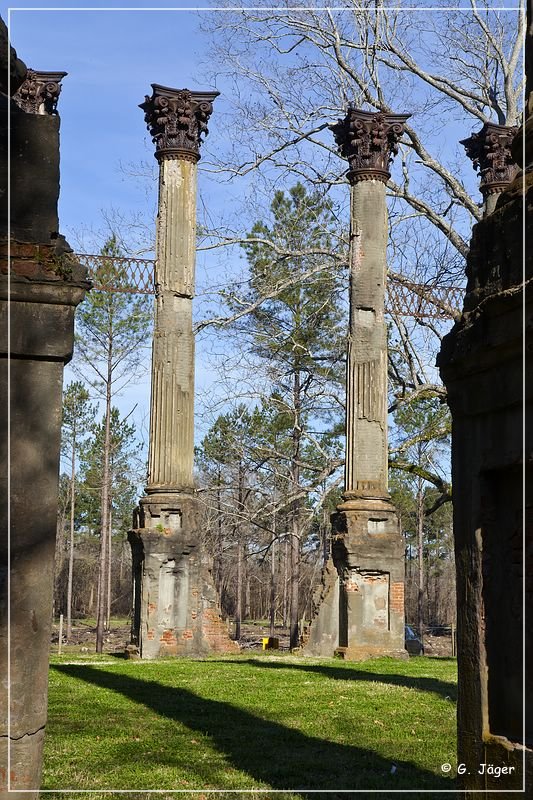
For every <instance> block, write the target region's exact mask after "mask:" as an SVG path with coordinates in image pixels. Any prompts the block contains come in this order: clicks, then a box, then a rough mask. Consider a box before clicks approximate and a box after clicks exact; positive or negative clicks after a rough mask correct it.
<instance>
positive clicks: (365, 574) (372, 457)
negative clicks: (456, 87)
mask: <svg viewBox="0 0 533 800" xmlns="http://www.w3.org/2000/svg"><path fill="white" fill-rule="evenodd" d="M406 119H407V116H406V115H396V114H382V113H370V112H366V111H359V110H356V109H354V108H350V109H349V110H348V112H347V114H346V117H345V118H344V119H343V120H339V122H338V123H337V124H336V125H333V126H332V130H333V133H334V135H335V139H336V142H337V144H338V146H339V149H340V153H341V155H342V156H344V158H347V159H348V162H349V166H350V169H349V172H348V180H349V182H350V192H351V232H350V254H349V259H350V327H349V334H348V357H347V369H346V468H345V491H344V495H343V500H344V502H343V503H342V504H341V505H339V506H338V508H337V514H336V515H334V517H333V527H334V547H333V558H334V562H335V566H336V567H337V571H338V573H339V576H340V608H339V619H340V623H339V626H340V627H339V648H340V650H341V653H342V654H343V655H344V657H345V658H349V659H360V658H367V657H369V656H373V655H397V656H401V657H405V655H406V653H405V650H404V602H403V597H404V564H403V542H402V538H401V533H400V527H399V521H398V517H397V514H396V510H395V508H394V506H393V505H392V503H391V502H390V498H389V493H388V488H387V465H388V452H387V333H386V326H385V310H384V298H385V284H386V273H387V261H386V259H387V239H388V225H387V204H386V197H385V184H386V182H387V180H388V179H389V177H390V174H389V164H390V162H391V161H392V158H393V155H394V154H395V153H396V152H397V142H398V139H399V137H400V136H401V134H402V132H403V123H404V122H405V120H406Z"/></svg>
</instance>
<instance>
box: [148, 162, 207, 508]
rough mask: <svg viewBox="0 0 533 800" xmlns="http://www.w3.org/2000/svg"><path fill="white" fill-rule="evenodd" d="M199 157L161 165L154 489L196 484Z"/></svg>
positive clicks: (150, 474) (154, 367)
mask: <svg viewBox="0 0 533 800" xmlns="http://www.w3.org/2000/svg"><path fill="white" fill-rule="evenodd" d="M196 171H197V166H196V163H195V162H193V161H191V160H185V159H184V158H171V157H165V158H162V159H161V160H160V165H159V204H158V216H157V233H156V275H155V283H156V302H155V324H154V340H153V350H152V396H151V403H150V448H149V457H148V485H147V487H146V488H147V492H148V493H149V494H151V493H154V492H158V491H163V492H169V491H173V490H179V489H183V488H188V487H191V486H192V485H193V477H192V470H193V452H194V336H193V331H192V298H193V294H194V267H195V250H196Z"/></svg>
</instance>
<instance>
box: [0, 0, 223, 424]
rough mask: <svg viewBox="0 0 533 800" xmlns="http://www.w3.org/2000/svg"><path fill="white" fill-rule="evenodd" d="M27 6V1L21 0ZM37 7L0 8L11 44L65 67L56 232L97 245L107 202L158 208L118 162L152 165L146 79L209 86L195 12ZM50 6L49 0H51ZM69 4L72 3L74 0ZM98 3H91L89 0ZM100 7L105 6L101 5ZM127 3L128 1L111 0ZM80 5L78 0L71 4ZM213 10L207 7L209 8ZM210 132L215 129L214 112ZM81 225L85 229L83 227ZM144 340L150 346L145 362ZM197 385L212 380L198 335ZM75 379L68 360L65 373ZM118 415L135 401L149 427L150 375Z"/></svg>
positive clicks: (202, 182)
mask: <svg viewBox="0 0 533 800" xmlns="http://www.w3.org/2000/svg"><path fill="white" fill-rule="evenodd" d="M28 5H30V4H28ZM31 5H32V7H34V8H35V7H36V6H39V8H41V7H42V10H23V9H20V8H16V9H14V8H11V11H10V14H9V15H8V13H7V10H6V9H7V7H6V6H5V4H2V6H1V13H2V16H3V18H4V19H5V20H6V21H8V17H9V25H10V35H11V42H12V44H13V46H14V47H15V48H16V50H17V53H18V55H19V57H20V58H22V59H23V60H24V61H25V63H26V64H27V66H30V67H33V68H35V69H37V70H43V71H49V70H50V71H51V70H61V71H65V72H68V76H67V77H66V78H64V79H63V83H62V86H63V88H62V92H61V96H60V99H59V105H58V110H59V113H60V117H61V193H60V200H59V219H60V230H61V232H62V233H63V234H65V235H66V236H67V239H68V240H69V241H70V243H71V245H72V246H73V247H74V249H75V250H76V249H78V248H79V239H78V237H79V236H80V234H82V236H83V244H84V248H83V249H85V250H89V251H94V250H95V249H96V247H94V246H91V235H90V233H87V230H88V229H94V230H102V229H103V228H105V222H104V220H103V217H102V210H104V211H105V210H109V209H110V208H112V207H114V208H116V209H119V210H120V212H121V213H124V214H126V215H128V214H135V213H139V214H142V215H143V217H144V218H145V221H146V222H147V223H148V226H150V225H151V224H152V222H153V228H154V229H155V221H154V212H155V206H156V196H157V184H156V182H155V181H150V180H148V179H138V180H135V179H132V178H131V177H128V176H127V175H125V174H124V171H123V170H122V169H121V163H123V164H129V163H131V164H137V163H140V162H142V161H144V162H148V163H149V164H153V165H154V166H155V168H156V170H157V165H156V162H155V159H154V157H153V154H154V146H153V144H152V142H151V139H150V136H149V134H148V131H147V129H146V125H145V123H144V118H143V112H142V111H141V109H140V108H138V105H139V103H142V102H143V100H144V95H145V94H151V88H150V84H151V83H161V84H164V85H167V86H173V87H177V88H183V87H187V88H190V89H202V90H206V89H211V88H214V87H213V86H212V85H210V84H208V83H206V82H205V81H202V80H201V78H200V77H199V75H198V64H199V61H200V60H201V59H203V58H204V57H205V47H204V46H203V40H202V36H201V34H200V33H199V31H198V26H199V21H200V14H199V13H198V12H194V11H179V10H174V11H154V10H150V11H141V10H139V11H132V10H122V11H111V10H103V9H102V10H90V11H83V10H79V8H77V9H76V10H70V11H69V10H65V9H63V10H60V11H58V10H44V9H45V6H46V4H45V3H40V4H39V3H32V4H31ZM49 5H52V4H51V3H49ZM72 5H75V4H72ZM92 5H97V4H92ZM102 5H104V4H102ZM115 5H119V6H120V5H123V6H124V7H125V8H126V7H127V5H128V4H126V3H124V4H120V3H117V4H115ZM78 6H81V4H78ZM208 13H210V12H208ZM223 103H224V98H223V97H222V98H219V99H218V100H217V102H216V105H215V113H214V114H213V117H212V119H211V122H210V136H211V137H214V136H216V110H217V108H220V107H221V106H222V104H223ZM222 192H223V189H222V188H221V187H220V185H219V184H217V183H215V182H214V181H212V180H209V178H208V177H207V176H205V175H204V174H202V171H201V162H200V175H199V195H200V197H201V199H202V202H203V203H204V204H206V205H207V206H209V205H212V204H213V203H216V202H220V199H221V197H222ZM83 231H85V233H83ZM204 264H205V261H204V259H203V258H202V256H199V258H198V265H197V268H198V281H199V282H203V281H204V278H203V268H204ZM148 359H149V348H147V360H148ZM196 377H197V388H198V390H199V391H201V390H205V389H206V388H207V387H208V386H209V385H210V383H211V381H212V375H211V374H210V370H209V367H208V365H207V364H205V363H204V361H203V359H202V346H201V343H199V347H198V358H197V376H196ZM71 378H72V374H71V372H70V370H69V369H68V368H67V372H66V380H67V381H68V380H69V379H71ZM117 404H118V405H119V407H120V409H121V411H122V412H123V413H128V412H129V411H130V409H131V408H132V407H133V406H134V405H135V404H137V409H136V411H135V414H134V419H135V422H136V424H137V426H138V427H141V425H143V421H144V425H143V427H146V425H147V420H146V417H147V412H148V405H149V374H147V376H146V378H145V379H144V380H142V381H141V382H140V383H139V384H137V385H136V386H134V387H130V389H129V390H128V391H127V392H126V393H125V394H124V396H123V397H122V398H121V399H120V400H119V401H118V402H117Z"/></svg>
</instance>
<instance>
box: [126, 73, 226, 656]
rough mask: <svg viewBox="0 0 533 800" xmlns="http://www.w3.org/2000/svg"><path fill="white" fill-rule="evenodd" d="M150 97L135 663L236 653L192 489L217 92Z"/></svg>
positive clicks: (160, 90)
mask: <svg viewBox="0 0 533 800" xmlns="http://www.w3.org/2000/svg"><path fill="white" fill-rule="evenodd" d="M152 89H153V93H152V96H151V97H148V96H147V97H146V99H145V101H144V103H142V104H141V106H140V108H142V109H143V111H144V112H145V121H146V123H147V125H148V128H149V130H150V133H151V135H152V139H153V141H154V143H155V145H156V152H155V157H156V158H157V160H158V162H159V202H158V216H157V232H156V274H155V285H156V301H155V330H154V340H153V350H152V396H151V406H150V443H149V458H148V482H147V486H146V496H145V497H143V498H142V499H141V501H140V504H139V509H138V511H137V513H136V515H135V519H134V529H133V530H132V531H130V532H129V534H128V538H129V541H130V544H131V547H132V554H133V598H134V616H133V625H132V644H133V646H137V647H138V649H139V652H140V655H141V657H142V658H157V657H158V656H160V655H192V654H198V653H205V652H209V651H211V650H233V649H236V645H235V644H234V643H233V642H231V641H230V640H229V638H228V635H227V630H226V627H225V625H224V624H223V623H222V621H221V619H220V615H219V610H218V604H217V597H216V592H215V589H214V586H213V584H212V581H211V576H210V573H209V570H208V569H207V566H206V563H205V555H204V553H203V549H202V547H201V543H200V536H199V523H198V502H197V499H196V497H195V489H194V480H193V453H194V335H193V329H192V299H193V295H194V272H195V259H196V185H197V162H198V160H199V158H200V144H201V137H202V136H205V135H206V134H207V122H208V119H209V117H210V115H211V112H212V110H213V105H212V104H213V101H214V99H215V98H216V97H217V95H218V92H190V91H189V90H187V89H172V88H168V87H165V86H160V85H158V84H152Z"/></svg>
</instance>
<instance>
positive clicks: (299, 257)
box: [244, 183, 344, 648]
mask: <svg viewBox="0 0 533 800" xmlns="http://www.w3.org/2000/svg"><path fill="white" fill-rule="evenodd" d="M270 212H271V214H270V220H269V221H268V222H266V221H263V222H258V223H257V224H256V225H255V226H254V227H253V229H252V230H251V231H250V234H249V238H250V239H255V240H257V239H262V240H265V241H251V242H250V243H249V244H245V245H244V248H245V251H246V255H247V259H248V263H249V268H250V300H251V301H252V302H253V301H254V300H256V299H259V298H261V297H265V298H267V297H269V295H270V294H271V290H272V287H274V286H276V285H278V286H279V284H280V283H282V282H283V281H284V280H286V279H287V278H288V277H289V276H291V277H293V278H294V276H295V275H299V276H301V280H299V281H297V282H295V283H293V285H292V286H290V287H289V288H287V289H285V290H283V291H281V292H278V293H277V294H276V296H275V297H274V298H273V299H266V300H264V301H263V302H262V303H261V305H260V306H259V308H258V309H257V310H256V311H255V312H254V313H253V314H250V315H249V318H248V322H247V325H248V327H249V329H250V331H251V333H252V337H253V343H254V349H255V352H256V354H257V355H258V356H259V357H260V358H261V359H263V360H264V361H265V362H266V363H268V365H269V374H270V376H271V380H272V391H273V392H275V394H276V396H277V398H278V399H277V403H278V412H279V413H280V414H282V415H284V416H285V419H286V431H287V433H288V436H289V439H290V444H289V452H288V454H287V455H288V458H287V469H286V471H285V477H286V480H287V487H286V489H287V491H288V493H289V494H290V495H292V496H293V498H294V499H293V500H292V502H291V506H290V516H291V531H290V542H291V544H290V554H291V556H290V565H291V566H290V587H291V589H290V644H291V648H294V647H297V646H298V642H299V635H298V618H299V577H300V576H299V570H300V554H301V544H302V538H303V536H304V528H305V524H304V519H303V509H304V503H305V500H304V497H303V496H302V493H301V489H302V478H303V475H302V469H303V468H302V461H303V456H304V448H305V445H306V438H307V432H308V431H309V429H310V425H313V427H314V429H315V431H317V430H318V429H320V427H322V428H323V427H324V424H325V423H326V424H330V425H331V423H332V422H333V423H336V422H338V417H337V419H335V416H336V415H335V411H333V412H332V407H333V408H335V404H334V402H333V403H332V397H334V396H336V397H337V398H338V397H339V396H342V385H343V381H342V369H341V362H342V356H341V353H342V352H343V349H344V341H343V340H344V336H343V334H342V333H341V330H342V329H341V328H340V327H339V324H340V323H341V321H342V319H343V309H342V304H341V303H340V302H339V301H338V298H337V297H336V293H337V292H339V291H340V290H341V289H342V285H343V280H342V276H341V275H339V270H338V264H337V263H336V261H335V260H334V259H333V258H332V257H331V256H328V255H324V253H327V252H328V250H329V251H331V246H332V240H333V237H334V233H335V231H336V229H337V227H338V225H337V222H336V219H335V217H334V215H333V212H332V209H331V205H330V203H329V201H328V200H327V198H325V197H323V196H322V195H320V194H319V193H317V192H312V193H308V192H307V191H306V189H305V187H304V186H303V185H302V184H301V183H298V184H296V186H294V187H292V188H291V189H290V190H289V192H288V194H286V193H284V192H282V191H278V192H276V193H275V195H274V199H273V201H272V204H271V207H270ZM267 241H268V242H269V243H271V244H268V243H266V242H267ZM333 387H335V388H333ZM336 411H337V412H338V414H340V413H341V405H340V404H338V405H337V407H336ZM289 431H290V432H289ZM323 432H324V431H320V433H323Z"/></svg>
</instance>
